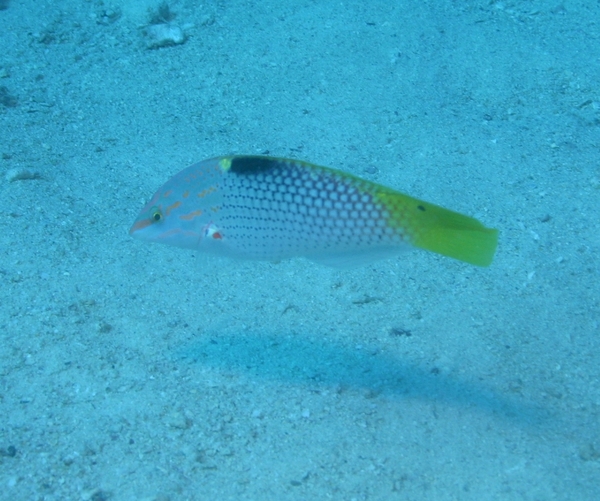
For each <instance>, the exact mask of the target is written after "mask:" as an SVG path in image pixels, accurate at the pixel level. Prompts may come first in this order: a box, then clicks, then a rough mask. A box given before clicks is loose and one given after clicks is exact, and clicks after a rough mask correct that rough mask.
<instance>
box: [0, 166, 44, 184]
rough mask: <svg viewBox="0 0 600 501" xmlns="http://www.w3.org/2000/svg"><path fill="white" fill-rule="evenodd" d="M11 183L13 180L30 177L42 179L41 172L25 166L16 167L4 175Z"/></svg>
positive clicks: (23, 179) (22, 179)
mask: <svg viewBox="0 0 600 501" xmlns="http://www.w3.org/2000/svg"><path fill="white" fill-rule="evenodd" d="M4 177H5V178H6V180H7V181H8V182H9V183H12V182H13V181H25V180H28V179H40V177H41V176H40V174H39V172H35V171H31V170H29V169H25V168H23V167H15V168H14V169H9V170H7V171H6V174H5V176H4Z"/></svg>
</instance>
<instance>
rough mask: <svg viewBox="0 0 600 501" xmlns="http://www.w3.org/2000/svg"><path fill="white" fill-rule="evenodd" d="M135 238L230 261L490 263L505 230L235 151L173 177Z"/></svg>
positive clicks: (325, 172)
mask: <svg viewBox="0 0 600 501" xmlns="http://www.w3.org/2000/svg"><path fill="white" fill-rule="evenodd" d="M129 234H130V235H131V236H132V237H134V238H136V239H140V240H143V241H146V242H159V243H163V244H167V245H172V246H175V247H182V248H186V249H194V250H197V251H200V252H206V253H209V254H216V255H219V256H225V257H230V258H239V259H251V260H267V261H280V260H284V259H289V258H296V257H303V258H307V259H309V260H312V261H314V262H317V263H321V264H324V265H328V266H332V267H336V268H349V267H354V266H360V265H365V264H369V263H372V262H374V261H376V260H378V259H384V258H389V257H393V256H397V255H398V254H400V253H401V252H402V251H403V250H407V249H411V248H419V249H425V250H428V251H431V252H434V253H437V254H441V255H443V256H447V257H450V258H454V259H457V260H459V261H463V262H466V263H469V264H472V265H476V266H489V265H490V264H491V262H492V260H493V258H494V254H495V252H496V247H497V244H498V230H496V229H493V228H487V227H485V226H484V225H483V224H482V223H480V222H479V221H478V220H477V219H474V218H471V217H469V216H466V215H463V214H460V213H458V212H454V211H452V210H448V209H445V208H443V207H440V206H438V205H434V204H432V203H429V202H425V201H423V200H419V199H417V198H413V197H411V196H409V195H405V194H403V193H400V192H399V191H396V190H394V189H392V188H389V187H387V186H383V185H380V184H377V183H373V182H371V181H368V180H366V179H362V178H360V177H357V176H355V175H353V174H350V173H347V172H344V171H341V170H336V169H332V168H328V167H322V166H319V165H314V164H311V163H308V162H304V161H301V160H295V159H289V158H276V157H270V156H259V155H232V156H222V157H216V158H211V159H208V160H204V161H202V162H199V163H196V164H194V165H191V166H189V167H187V168H186V169H184V170H182V171H181V172H179V173H178V174H176V175H175V176H173V177H172V178H171V179H170V180H168V181H167V182H166V183H165V184H164V185H163V186H162V187H161V188H159V189H158V191H157V192H156V193H155V194H154V196H153V197H152V199H151V200H150V201H149V202H148V203H147V204H146V206H145V207H144V208H143V209H142V211H141V212H140V213H139V215H138V216H137V218H136V219H135V221H134V223H133V225H132V226H131V229H130V230H129Z"/></svg>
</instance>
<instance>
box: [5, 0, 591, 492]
mask: <svg viewBox="0 0 600 501" xmlns="http://www.w3.org/2000/svg"><path fill="white" fill-rule="evenodd" d="M0 8H1V9H2V10H0V155H1V158H0V259H1V261H0V280H1V287H0V304H1V307H0V499H7V500H8V499H10V500H44V501H50V500H65V499H73V500H77V499H83V500H92V501H103V500H139V499H142V500H155V501H167V500H172V501H175V500H215V501H221V500H223V501H225V500H257V501H259V500H261V501H264V500H278V501H280V500H326V499H333V500H348V501H350V500H357V501H360V500H442V501H443V500H471V499H472V500H536V501H537V500H578V501H586V500H590V501H591V500H597V499H600V337H599V319H600V312H599V309H600V307H599V304H600V285H599V284H600V266H599V259H598V255H599V252H600V231H599V228H600V225H599V222H598V215H599V214H600V153H599V152H600V84H599V82H600V23H599V22H598V20H599V19H600V4H598V3H597V2H593V1H584V0H579V1H577V0H574V1H565V2H562V3H561V2H560V1H554V0H548V1H545V0H540V1H530V2H518V1H505V2H500V1H498V2H495V1H489V0H474V1H464V2H456V1H451V0H429V1H419V2H417V1H406V0H405V1H397V2H388V1H369V2H365V1H358V0H351V1H347V2H340V1H325V0H324V1H319V2H317V1H310V0H304V1H300V0H288V1H284V2H275V1H272V2H271V1H264V2H260V1H257V2H251V1H241V0H231V1H218V2H205V3H201V2H196V1H192V0H188V1H176V2H173V3H171V4H169V8H168V9H167V8H166V7H165V6H160V5H159V3H158V2H148V1H134V0H129V1H126V0H121V1H119V0H115V1H114V2H112V3H105V2H103V1H82V2H76V1H69V2H50V1H43V0H42V1H32V0H24V1H16V0H12V1H7V0H3V1H1V2H0ZM157 24H164V25H166V26H165V27H164V28H165V29H166V28H168V29H167V30H166V32H167V33H171V34H173V33H174V34H175V35H177V36H175V35H172V38H173V39H172V40H171V41H172V42H173V44H172V45H169V43H168V42H169V41H170V40H169V39H168V38H167V40H166V41H165V40H163V41H161V40H158V41H157V39H156V37H157V35H156V33H155V32H156V28H149V26H155V25H157ZM163 42H164V43H163ZM163 45H164V46H163ZM230 153H248V154H259V153H262V154H265V153H268V154H271V155H275V156H285V157H293V158H300V159H303V160H307V161H311V162H315V163H319V164H323V165H328V166H331V167H336V168H340V169H343V170H346V171H348V172H352V173H354V174H356V175H360V176H363V177H366V178H368V179H371V180H373V181H376V182H378V183H382V184H386V185H389V186H392V187H394V188H397V189H399V190H401V191H403V192H406V193H409V194H411V195H413V196H415V197H419V198H423V199H425V200H428V201H431V202H433V203H437V204H439V205H443V206H445V207H448V208H451V209H454V210H457V211H460V212H463V213H466V214H470V215H473V216H475V217H477V218H478V219H480V220H481V221H483V222H484V223H485V224H486V225H487V226H490V227H495V228H498V229H499V230H500V244H499V247H498V252H497V256H496V259H495V261H494V263H493V264H492V266H491V267H489V268H476V267H472V266H469V265H466V264H463V263H459V262H456V261H452V260H450V259H446V258H443V257H440V256H437V255H434V254H429V253H426V252H420V251H415V252H412V253H406V254H403V255H402V256H400V257H398V258H397V259H388V260H385V261H379V262H376V263H374V264H372V265H369V266H365V267H362V268H358V269H355V270H346V271H340V270H335V269H330V268H325V267H322V266H318V265H316V264H314V263H311V262H309V261H306V260H302V259H298V260H291V261H286V262H281V263H264V262H244V261H227V260H221V259H210V258H208V257H206V256H202V255H197V253H195V252H189V251H185V250H180V249H176V248H170V247H166V246H160V245H147V244H144V243H142V242H139V241H135V240H133V239H131V238H130V236H129V235H128V229H129V226H130V225H131V223H132V221H133V219H134V218H135V216H136V215H137V213H138V212H139V210H140V209H141V207H142V206H143V204H144V203H145V202H146V201H147V200H148V199H149V198H150V196H151V195H152V193H154V191H155V190H156V189H157V188H158V187H159V186H160V185H162V184H163V183H164V182H165V181H166V180H167V179H168V178H169V177H171V176H172V175H173V174H175V173H176V172H178V171H179V170H181V169H183V168H184V167H186V166H187V165H189V164H191V163H194V162H197V161H199V160H202V159H204V158H209V157H213V156H218V155H224V154H230Z"/></svg>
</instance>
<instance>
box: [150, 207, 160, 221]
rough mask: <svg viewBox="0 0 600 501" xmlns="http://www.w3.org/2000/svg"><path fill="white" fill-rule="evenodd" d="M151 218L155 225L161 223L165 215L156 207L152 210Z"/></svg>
mask: <svg viewBox="0 0 600 501" xmlns="http://www.w3.org/2000/svg"><path fill="white" fill-rule="evenodd" d="M151 217H152V221H154V222H155V223H160V222H161V221H162V219H163V215H162V212H161V211H160V209H159V208H158V207H155V208H154V209H152V216H151Z"/></svg>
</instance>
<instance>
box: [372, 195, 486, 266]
mask: <svg viewBox="0 0 600 501" xmlns="http://www.w3.org/2000/svg"><path fill="white" fill-rule="evenodd" d="M379 198H380V200H382V201H384V203H385V204H386V206H388V208H393V209H392V210H391V211H390V212H391V218H390V224H392V225H393V226H395V227H397V228H399V229H401V231H403V232H405V233H406V234H407V236H408V237H409V238H410V239H411V242H412V244H413V245H415V246H416V247H419V248H421V249H426V250H429V251H432V252H437V253H438V254H442V255H444V256H448V257H452V258H454V259H459V260H460V261H464V262H466V263H470V264H474V265H477V266H489V265H490V264H491V262H492V260H493V259H494V254H495V253H496V247H497V245H498V230H495V229H492V228H486V227H485V226H483V224H481V223H480V222H479V221H477V219H474V218H472V217H469V216H465V215H463V214H459V213H458V212H454V211H451V210H448V209H444V208H443V207H440V206H438V205H434V204H430V203H428V202H423V201H422V200H417V199H415V198H412V197H410V196H408V195H404V194H402V193H398V192H395V193H394V192H389V191H388V192H387V193H380V194H379Z"/></svg>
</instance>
